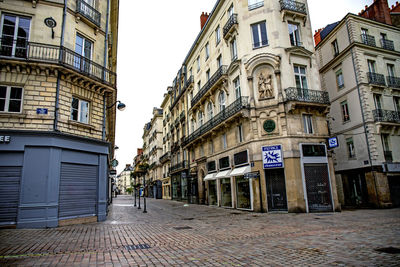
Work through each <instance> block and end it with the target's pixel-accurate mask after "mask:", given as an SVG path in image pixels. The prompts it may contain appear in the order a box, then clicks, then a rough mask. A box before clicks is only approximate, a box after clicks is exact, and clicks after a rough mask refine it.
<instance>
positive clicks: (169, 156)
mask: <svg viewBox="0 0 400 267" xmlns="http://www.w3.org/2000/svg"><path fill="white" fill-rule="evenodd" d="M170 158H171V153H170V152H167V153H165V154H164V155H162V156H161V158H160V162H161V163H165V162H167V161H168V160H169V159H170Z"/></svg>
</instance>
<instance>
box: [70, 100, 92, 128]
mask: <svg viewBox="0 0 400 267" xmlns="http://www.w3.org/2000/svg"><path fill="white" fill-rule="evenodd" d="M71 120H73V121H78V122H82V123H89V102H87V101H84V100H81V99H78V98H75V97H73V98H72V105H71Z"/></svg>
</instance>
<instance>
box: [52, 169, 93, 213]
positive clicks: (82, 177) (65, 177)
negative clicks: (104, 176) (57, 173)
mask: <svg viewBox="0 0 400 267" xmlns="http://www.w3.org/2000/svg"><path fill="white" fill-rule="evenodd" d="M97 177H98V175H97V166H91V165H78V164H70V163H62V164H61V179H60V201H59V219H68V218H76V217H88V216H95V215H96V214H97V212H96V207H97V205H96V204H97Z"/></svg>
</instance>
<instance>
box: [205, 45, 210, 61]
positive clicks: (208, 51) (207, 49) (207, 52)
mask: <svg viewBox="0 0 400 267" xmlns="http://www.w3.org/2000/svg"><path fill="white" fill-rule="evenodd" d="M205 49H206V60H207V59H208V58H209V57H210V45H209V44H208V43H207V44H206V48H205Z"/></svg>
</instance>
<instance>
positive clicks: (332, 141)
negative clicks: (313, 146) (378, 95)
mask: <svg viewBox="0 0 400 267" xmlns="http://www.w3.org/2000/svg"><path fill="white" fill-rule="evenodd" d="M336 147H339V141H338V138H337V137H332V138H329V139H328V148H336Z"/></svg>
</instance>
